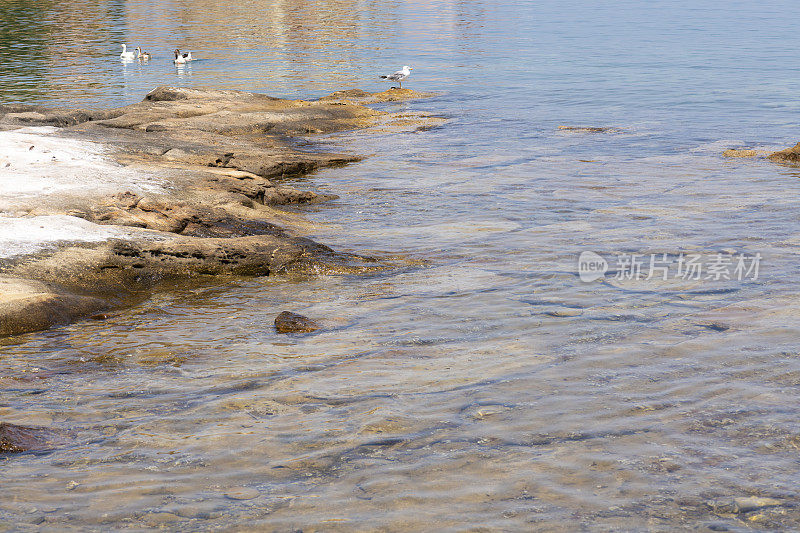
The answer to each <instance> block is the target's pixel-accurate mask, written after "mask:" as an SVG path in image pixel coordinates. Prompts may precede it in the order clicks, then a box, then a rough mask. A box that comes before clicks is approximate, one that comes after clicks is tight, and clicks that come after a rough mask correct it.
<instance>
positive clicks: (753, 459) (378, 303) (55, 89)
mask: <svg viewBox="0 0 800 533" xmlns="http://www.w3.org/2000/svg"><path fill="white" fill-rule="evenodd" d="M797 15H798V6H797V3H796V2H788V1H769V2H760V3H756V2H749V1H742V0H731V1H727V2H717V1H703V0H701V1H693V2H689V1H667V0H665V1H653V2H639V1H629V0H622V1H618V2H613V3H612V2H599V1H587V0H584V1H562V2H555V1H547V2H536V3H534V2H492V1H488V0H486V1H482V0H475V1H469V2H468V1H442V2H428V1H421V0H420V1H403V0H400V1H396V2H374V1H344V0H340V1H333V0H331V1H327V2H326V1H308V2H300V1H289V0H286V1H275V2H266V1H256V2H252V1H251V2H237V1H231V2H224V3H223V2H212V1H199V0H198V1H190V0H157V1H152V2H145V1H124V0H118V1H106V2H101V1H97V0H92V1H88V2H51V1H44V0H39V1H33V2H28V1H25V2H23V1H13V0H11V1H8V0H7V1H4V2H0V102H2V103H9V102H25V103H41V104H48V105H53V106H82V107H109V106H120V105H124V104H128V103H132V102H136V101H139V100H141V99H142V98H143V96H144V95H145V94H146V93H147V92H148V91H149V90H151V89H152V88H153V87H155V86H158V85H185V86H195V87H207V88H230V89H241V90H248V91H256V92H264V93H268V94H271V95H275V96H282V97H291V98H313V97H317V96H321V95H324V94H326V93H330V92H332V91H335V90H339V89H342V88H352V87H359V88H364V89H368V90H380V89H382V88H385V86H386V85H385V84H382V83H381V81H380V80H379V79H378V78H377V76H378V75H379V74H382V73H388V72H392V71H394V70H396V69H398V68H399V67H401V66H402V65H404V64H407V65H411V66H413V67H414V72H413V75H412V77H411V78H409V79H408V81H407V83H406V84H404V87H406V86H407V87H409V88H413V89H417V90H423V91H433V92H436V93H437V96H436V97H434V98H430V99H426V100H421V101H412V102H407V103H400V104H390V105H386V106H385V107H384V108H385V109H387V110H391V111H403V110H422V111H429V112H432V113H435V114H437V115H441V116H445V117H447V118H448V121H447V123H446V124H445V125H444V126H443V127H441V128H437V129H434V130H431V131H427V132H421V133H387V134H365V133H348V134H340V135H336V136H332V137H326V138H324V139H322V141H323V146H324V147H326V148H329V149H339V150H349V151H352V152H355V153H359V154H364V155H367V156H368V157H367V158H366V159H365V160H364V161H363V162H361V163H357V164H353V165H350V166H347V167H344V168H338V169H327V170H322V171H319V172H317V173H315V174H313V175H311V176H308V177H307V178H306V179H305V180H304V181H303V183H301V184H300V185H301V186H302V187H306V188H311V189H315V190H321V191H325V192H332V193H335V194H338V195H339V196H340V197H341V198H340V200H338V201H336V202H332V203H330V204H326V205H322V206H318V207H315V208H311V209H309V210H307V211H305V216H307V217H308V218H309V219H310V220H311V221H312V222H313V223H314V229H313V230H312V234H311V236H312V237H314V238H316V239H317V240H320V241H322V242H324V243H327V244H330V245H332V246H333V247H335V248H337V249H340V250H349V251H355V252H360V253H363V252H365V251H366V252H371V253H375V254H377V255H380V256H383V257H385V256H392V257H395V258H398V262H401V263H403V262H405V263H408V264H411V266H409V267H403V268H396V269H393V270H391V271H388V272H384V273H381V274H376V275H372V276H368V277H364V276H352V277H350V276H320V277H318V278H314V279H309V280H280V279H271V278H270V279H237V280H229V281H226V282H220V283H219V284H216V285H214V286H209V287H200V288H197V287H193V288H191V289H186V290H175V291H174V292H169V293H165V294H159V295H157V296H155V297H154V298H152V299H151V300H149V301H147V302H146V303H144V304H142V305H140V306H138V307H135V308H133V309H129V310H126V311H124V312H122V313H120V314H119V315H117V316H115V317H114V318H112V319H110V320H107V321H103V322H82V323H78V324H74V325H72V326H69V327H64V328H59V329H55V330H52V331H48V332H44V333H38V334H32V335H27V336H24V337H19V338H14V339H6V340H4V341H2V346H0V421H10V422H17V423H24V424H34V425H45V426H49V427H53V428H56V429H58V430H60V431H63V432H64V433H65V434H68V435H69V436H70V437H69V442H68V444H67V445H65V446H63V447H61V448H59V449H57V450H55V451H53V452H51V453H48V454H42V455H17V456H8V457H4V458H0V476H2V479H3V489H2V491H3V496H2V498H0V530H2V529H3V523H2V522H5V523H6V524H7V525H10V526H14V525H16V526H18V528H19V529H20V530H28V529H30V530H34V529H36V528H39V527H52V528H68V527H74V528H76V529H92V530H98V531H99V530H107V529H109V528H114V529H125V528H131V529H136V528H140V527H141V526H142V525H143V524H144V525H145V526H151V527H166V528H169V529H183V530H198V529H201V530H214V529H224V528H228V527H231V526H233V528H234V529H237V530H238V529H247V528H252V529H253V530H280V531H285V530H293V529H304V530H314V531H317V530H319V531H328V530H341V531H352V530H361V531H363V530H389V531H397V530H415V531H430V530H434V529H436V530H465V529H479V528H481V527H484V528H486V530H491V531H493V530H513V531H529V530H534V529H537V530H562V529H566V530H578V529H590V530H594V529H596V530H609V529H618V530H643V529H650V530H655V531H670V530H674V529H699V530H701V531H702V530H705V529H706V528H709V527H710V528H715V530H721V529H720V528H728V529H730V530H743V529H747V528H753V529H778V530H786V529H793V528H798V527H800V511H798V507H797V506H796V501H797V497H798V488H797V480H798V476H800V465H799V464H798V461H797V452H798V448H800V424H798V417H800V407H798V405H800V403H799V402H798V400H800V389H799V388H798V387H800V357H799V355H800V354H799V353H798V347H799V346H800V340H799V339H800V320H798V319H800V298H798V296H800V294H799V293H800V291H799V290H798V286H800V285H799V284H800V269H799V268H798V253H800V224H798V221H797V213H798V209H799V208H800V200H799V199H798V198H800V194H798V193H800V180H798V178H800V171H798V170H796V169H791V168H786V167H780V166H777V165H774V164H771V163H768V162H766V161H764V160H760V159H730V158H724V157H722V155H721V154H722V152H723V151H724V150H725V149H728V148H741V147H752V148H756V149H761V150H773V149H780V148H784V147H786V146H790V145H793V144H794V143H795V142H797V141H798V140H800V127H798V126H800V124H798V116H799V115H798V113H799V112H800V63H799V62H798V61H797V59H796V55H797V50H798V45H799V44H800V37H798V32H797V24H796V20H797ZM121 43H126V44H127V45H128V46H129V47H131V48H132V47H135V46H137V45H141V46H142V47H143V48H144V49H145V50H147V51H149V52H150V53H152V54H153V56H154V57H153V59H152V60H151V61H150V62H149V63H147V64H140V63H137V62H131V63H123V62H121V61H120V60H119V57H118V56H119V53H120V51H121V48H120V44H121ZM175 48H180V49H181V50H186V51H189V50H191V51H192V52H193V55H194V56H195V57H196V58H198V60H197V61H195V62H194V63H193V64H191V66H186V67H183V68H176V67H175V66H174V65H173V64H172V61H171V51H172V50H173V49H175ZM559 126H576V127H578V126H581V127H582V126H592V127H604V128H611V129H610V130H607V131H604V132H600V133H593V132H587V131H581V130H565V129H559ZM582 253H586V254H587V255H584V257H585V258H586V257H590V258H591V257H595V256H593V255H591V253H594V254H598V255H599V256H600V260H598V261H597V263H598V264H601V260H604V261H606V263H607V264H608V270H607V272H606V274H605V276H604V277H602V278H600V279H596V280H594V281H591V282H586V281H583V280H582V279H581V277H580V276H579V272H578V258H579V256H580V255H581V254H582ZM689 259H693V260H694V262H695V264H700V265H701V266H702V268H703V269H704V270H702V272H701V273H700V274H699V275H697V276H694V275H693V274H692V275H686V274H687V272H686V261H688V260H689ZM406 260H408V261H406ZM739 261H742V262H743V264H744V266H745V267H746V268H745V270H738V271H737V265H738V264H739ZM651 262H652V263H651ZM635 265H639V267H638V268H640V269H641V270H640V273H641V276H640V277H639V278H638V279H636V276H633V275H632V274H634V273H635ZM714 265H716V267H715V266H714ZM755 266H757V267H758V271H757V272H756V271H755V270H754V267H755ZM651 267H653V268H655V270H653V269H652V268H651ZM679 269H681V270H680V271H679ZM584 273H586V272H584ZM695 273H696V272H695ZM631 278H633V279H631ZM664 278H666V279H664ZM284 309H289V310H292V311H296V312H300V313H303V314H305V315H308V316H310V317H312V318H315V319H318V320H320V321H321V322H323V323H324V324H325V325H326V328H325V330H324V331H323V332H321V333H319V334H316V335H311V336H307V337H303V338H287V337H285V336H278V335H276V334H275V333H274V330H273V328H272V326H271V323H272V320H273V319H274V316H275V315H276V314H277V313H278V312H280V311H282V310H284ZM743 498H744V500H743ZM747 498H749V500H748V499H747ZM754 498H755V499H754ZM758 498H761V499H758ZM764 498H768V499H764ZM737 499H738V500H737ZM737 502H738V503H737ZM748 502H749V503H748ZM754 502H755V503H754Z"/></svg>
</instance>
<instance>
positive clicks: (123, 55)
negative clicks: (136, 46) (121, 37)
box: [119, 44, 136, 59]
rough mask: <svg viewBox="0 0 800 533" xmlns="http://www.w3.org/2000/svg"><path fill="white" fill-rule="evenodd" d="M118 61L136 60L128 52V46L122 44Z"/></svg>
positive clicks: (131, 53)
mask: <svg viewBox="0 0 800 533" xmlns="http://www.w3.org/2000/svg"><path fill="white" fill-rule="evenodd" d="M119 58H120V59H136V56H135V55H134V54H133V52H128V46H127V45H125V44H123V45H122V53H121V54H120V55H119Z"/></svg>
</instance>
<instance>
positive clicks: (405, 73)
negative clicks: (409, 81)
mask: <svg viewBox="0 0 800 533" xmlns="http://www.w3.org/2000/svg"><path fill="white" fill-rule="evenodd" d="M412 70H414V69H413V68H412V67H409V66H408V65H404V66H403V69H402V70H398V71H397V72H395V73H394V74H389V75H388V76H381V79H383V80H387V81H396V82H397V83H399V84H400V88H401V89H402V88H403V80H404V79H406V78H407V77H409V76H410V75H411V71H412ZM392 89H394V87H392Z"/></svg>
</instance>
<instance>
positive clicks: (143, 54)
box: [136, 46, 150, 61]
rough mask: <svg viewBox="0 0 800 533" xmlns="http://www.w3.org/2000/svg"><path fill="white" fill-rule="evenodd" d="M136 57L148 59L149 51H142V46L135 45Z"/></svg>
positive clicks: (143, 59)
mask: <svg viewBox="0 0 800 533" xmlns="http://www.w3.org/2000/svg"><path fill="white" fill-rule="evenodd" d="M136 59H141V60H142V61H149V60H150V52H142V48H141V47H139V46H137V47H136Z"/></svg>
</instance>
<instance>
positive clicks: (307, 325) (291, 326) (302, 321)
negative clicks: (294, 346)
mask: <svg viewBox="0 0 800 533" xmlns="http://www.w3.org/2000/svg"><path fill="white" fill-rule="evenodd" d="M275 329H276V330H277V332H278V333H311V332H312V331H316V330H318V329H319V324H317V323H316V322H314V321H313V320H311V319H310V318H308V317H305V316H303V315H298V314H297V313H292V312H289V311H284V312H282V313H281V314H279V315H278V316H277V318H276V319H275Z"/></svg>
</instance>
